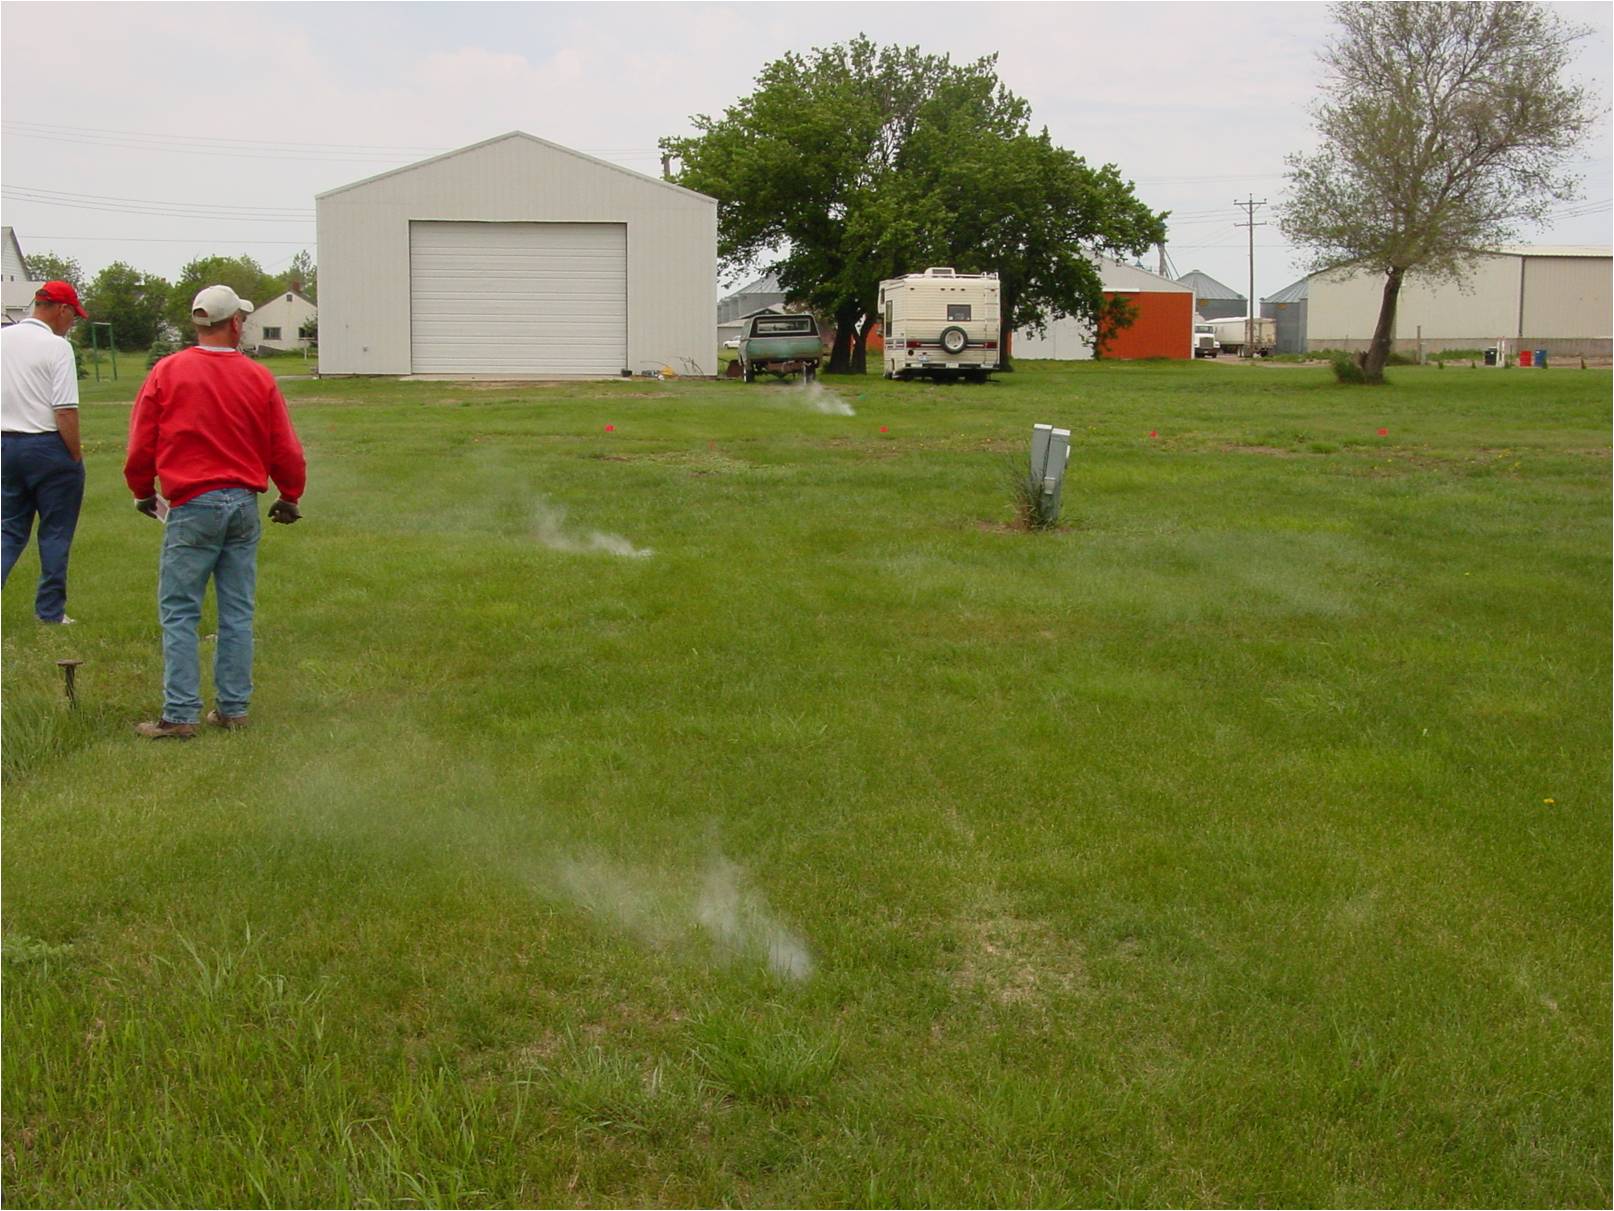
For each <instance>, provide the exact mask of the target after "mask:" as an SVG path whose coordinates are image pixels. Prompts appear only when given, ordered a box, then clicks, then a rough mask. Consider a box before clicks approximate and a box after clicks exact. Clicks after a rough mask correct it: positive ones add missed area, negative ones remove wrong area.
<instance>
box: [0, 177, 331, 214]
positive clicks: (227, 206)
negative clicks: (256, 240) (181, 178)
mask: <svg viewBox="0 0 1614 1211" xmlns="http://www.w3.org/2000/svg"><path fill="white" fill-rule="evenodd" d="M4 188H5V189H7V190H17V189H21V190H26V191H27V192H29V193H36V194H50V195H52V196H54V197H58V198H65V199H72V200H74V201H92V202H134V203H137V204H142V205H148V206H186V207H194V208H197V209H205V210H209V211H228V210H250V211H252V212H253V213H254V214H260V213H263V214H267V213H271V212H273V211H286V212H289V213H292V214H295V215H311V214H313V213H314V212H313V211H312V210H309V209H308V208H307V207H306V206H299V207H291V206H238V205H235V204H234V203H230V202H178V201H174V200H173V199H170V198H124V197H118V196H116V195H111V194H99V193H70V192H68V191H67V190H65V189H46V188H44V187H42V186H38V185H12V184H8V185H6V186H4Z"/></svg>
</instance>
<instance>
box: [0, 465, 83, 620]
mask: <svg viewBox="0 0 1614 1211" xmlns="http://www.w3.org/2000/svg"><path fill="white" fill-rule="evenodd" d="M0 498H3V505H0V509H3V513H0V535H3V541H0V548H3V551H0V554H3V558H4V565H5V566H4V570H3V571H0V584H4V583H5V582H6V581H7V580H10V579H11V568H12V565H13V564H15V563H16V562H17V560H18V558H19V557H20V556H21V555H22V553H23V550H24V548H26V547H27V546H28V534H29V532H30V531H31V530H32V529H33V528H34V514H36V513H37V514H39V587H38V589H36V590H35V591H34V613H35V614H37V615H39V617H40V618H42V619H44V620H45V621H46V622H57V621H60V619H61V618H62V616H63V615H64V614H66V613H67V552H68V550H69V548H71V547H72V545H73V531H74V530H76V529H77V528H78V510H79V506H80V505H81V504H82V503H83V502H84V464H83V463H81V462H78V461H77V460H75V459H74V458H73V456H72V455H71V454H69V453H68V452H67V445H66V443H65V442H63V441H62V435H61V434H60V433H7V434H6V435H5V436H4V437H3V438H0Z"/></svg>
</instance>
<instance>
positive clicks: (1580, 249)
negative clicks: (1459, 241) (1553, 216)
mask: <svg viewBox="0 0 1614 1211" xmlns="http://www.w3.org/2000/svg"><path fill="white" fill-rule="evenodd" d="M1487 251H1490V252H1499V253H1501V254H1502V255H1503V256H1580V257H1604V256H1610V255H1614V248H1610V247H1609V246H1608V245H1607V244H1498V245H1497V246H1496V247H1495V248H1491V249H1488V250H1487Z"/></svg>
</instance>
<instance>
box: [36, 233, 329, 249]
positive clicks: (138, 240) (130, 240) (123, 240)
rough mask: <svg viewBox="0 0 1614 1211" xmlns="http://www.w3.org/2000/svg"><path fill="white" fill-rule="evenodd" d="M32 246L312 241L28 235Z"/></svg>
mask: <svg viewBox="0 0 1614 1211" xmlns="http://www.w3.org/2000/svg"><path fill="white" fill-rule="evenodd" d="M24 235H25V238H26V239H27V240H28V242H29V243H30V244H32V243H34V242H35V241H36V240H94V241H96V242H97V243H106V242H107V241H109V240H110V241H113V242H115V243H119V244H215V243H220V242H222V241H225V240H228V241H229V242H230V243H232V244H285V245H295V246H297V247H300V248H307V247H308V246H309V244H310V243H312V242H313V241H311V240H238V239H236V238H235V237H234V236H195V235H192V236H175V237H173V238H170V237H168V236H156V235H28V234H27V233H24Z"/></svg>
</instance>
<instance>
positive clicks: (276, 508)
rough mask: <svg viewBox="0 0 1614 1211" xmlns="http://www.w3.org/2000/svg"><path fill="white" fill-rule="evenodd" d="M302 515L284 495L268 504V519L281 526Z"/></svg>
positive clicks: (289, 523) (287, 524)
mask: <svg viewBox="0 0 1614 1211" xmlns="http://www.w3.org/2000/svg"><path fill="white" fill-rule="evenodd" d="M302 515H303V514H302V511H301V510H300V509H298V508H297V506H296V505H295V504H294V503H292V502H291V501H289V500H287V499H286V498H285V497H284V496H282V497H281V498H280V499H279V500H277V501H275V503H274V504H272V505H270V506H269V520H270V521H273V522H278V523H279V524H280V525H283V526H289V525H291V523H292V522H294V521H296V520H297V519H298V518H299V517H301V516H302Z"/></svg>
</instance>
